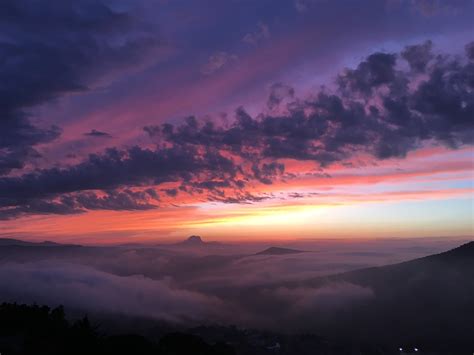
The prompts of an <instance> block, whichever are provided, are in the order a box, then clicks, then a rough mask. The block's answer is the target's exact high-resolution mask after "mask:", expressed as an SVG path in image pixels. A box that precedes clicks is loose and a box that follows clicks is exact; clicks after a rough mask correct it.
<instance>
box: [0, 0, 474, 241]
mask: <svg viewBox="0 0 474 355" xmlns="http://www.w3.org/2000/svg"><path fill="white" fill-rule="evenodd" d="M473 13H474V2H473V1H471V0H465V1H463V0H456V1H436V0H419V1H417V0H364V1H339V2H335V1H330V0H259V1H254V0H225V1H223V0H206V1H199V2H198V1H173V0H135V1H125V0H80V1H63V0H53V1H34V0H29V1H22V2H14V1H11V2H10V1H7V2H5V3H0V28H1V30H0V62H1V63H2V64H1V65H0V114H1V117H0V237H14V238H24V239H28V240H44V239H48V240H54V241H58V242H80V243H89V244H111V243H133V242H152V241H153V242H160V241H171V240H177V239H182V238H183V237H186V236H188V235H191V234H199V235H202V236H203V237H205V238H206V239H212V240H220V241H229V240H247V241H254V240H255V241H258V240H271V239H278V240H288V239H299V238H385V237H386V238H392V237H393V238H400V237H407V238H408V237H410V238H411V237H437V236H452V237H455V236H463V237H471V236H473V235H474V224H473V223H474V222H473V220H474V207H473V197H474V185H473V178H474V156H473V153H474V150H473V144H474V42H473V41H474V22H473V21H472V18H473V17H472V14H473Z"/></svg>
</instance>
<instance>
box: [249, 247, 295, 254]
mask: <svg viewBox="0 0 474 355" xmlns="http://www.w3.org/2000/svg"><path fill="white" fill-rule="evenodd" d="M299 253H304V251H303V250H296V249H289V248H280V247H270V248H267V249H265V250H263V251H261V252H258V253H257V254H256V255H285V254H299Z"/></svg>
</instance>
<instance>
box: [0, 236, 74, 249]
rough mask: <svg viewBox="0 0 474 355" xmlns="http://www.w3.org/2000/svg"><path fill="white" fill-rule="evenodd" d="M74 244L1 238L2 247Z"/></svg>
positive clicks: (0, 245) (0, 244)
mask: <svg viewBox="0 0 474 355" xmlns="http://www.w3.org/2000/svg"><path fill="white" fill-rule="evenodd" d="M66 245H67V246H72V244H59V243H55V242H51V241H48V240H45V241H44V242H27V241H24V240H18V239H12V238H0V247H3V246H34V247H40V246H43V247H56V246H66Z"/></svg>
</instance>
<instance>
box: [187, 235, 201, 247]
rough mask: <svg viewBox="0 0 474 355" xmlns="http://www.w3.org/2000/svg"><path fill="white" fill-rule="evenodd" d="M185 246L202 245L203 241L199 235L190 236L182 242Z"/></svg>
mask: <svg viewBox="0 0 474 355" xmlns="http://www.w3.org/2000/svg"><path fill="white" fill-rule="evenodd" d="M184 243H186V244H196V245H198V244H204V241H203V240H202V238H201V237H200V236H199V235H192V236H190V237H189V238H188V239H186V240H185V241H184Z"/></svg>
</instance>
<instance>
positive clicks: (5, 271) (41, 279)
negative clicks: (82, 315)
mask: <svg viewBox="0 0 474 355" xmlns="http://www.w3.org/2000/svg"><path fill="white" fill-rule="evenodd" d="M0 282H1V283H2V285H4V286H5V287H2V289H1V291H0V297H1V298H2V300H3V301H12V302H24V303H38V304H48V305H51V306H57V305H60V304H64V305H66V306H67V307H71V308H76V309H81V310H86V311H92V312H99V313H112V314H125V315H133V316H143V317H150V318H155V319H164V320H168V321H173V322H179V321H182V320H196V319H200V320H202V319H213V317H214V314H215V313H216V311H217V309H218V308H219V306H220V301H219V300H217V299H216V298H214V297H211V296H206V295H203V294H200V293H198V292H193V291H187V290H183V289H180V288H176V287H174V286H172V285H171V284H170V283H168V282H166V281H160V280H152V279H149V278H146V277H143V276H138V275H137V276H127V277H122V276H116V275H112V274H109V273H106V272H103V271H98V270H95V269H93V268H91V267H88V266H82V265H76V264H70V263H59V262H46V261H45V262H36V263H24V264H17V263H8V264H4V265H2V266H1V267H0Z"/></svg>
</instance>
